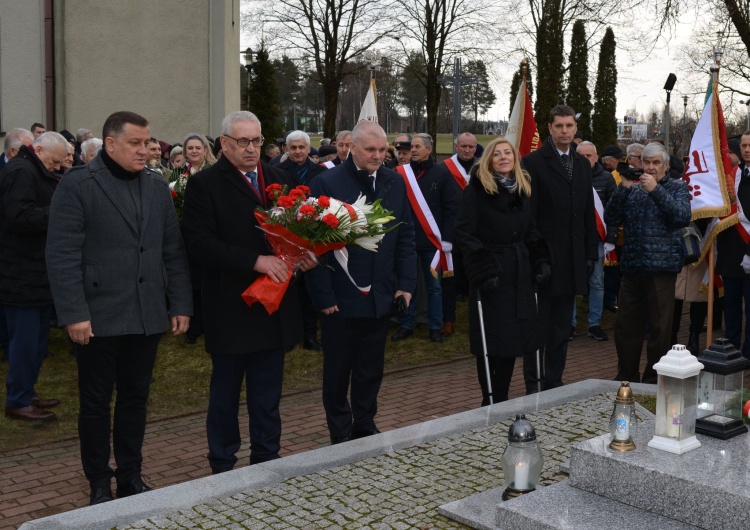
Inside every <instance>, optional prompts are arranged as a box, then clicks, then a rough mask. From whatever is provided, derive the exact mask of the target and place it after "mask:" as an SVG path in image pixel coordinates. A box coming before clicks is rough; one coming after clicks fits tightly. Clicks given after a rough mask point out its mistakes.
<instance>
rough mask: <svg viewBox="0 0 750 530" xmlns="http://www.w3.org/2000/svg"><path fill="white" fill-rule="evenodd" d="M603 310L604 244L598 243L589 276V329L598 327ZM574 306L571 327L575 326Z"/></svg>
mask: <svg viewBox="0 0 750 530" xmlns="http://www.w3.org/2000/svg"><path fill="white" fill-rule="evenodd" d="M603 309H604V243H602V242H601V241H600V242H599V259H598V260H597V262H596V265H594V272H592V273H591V276H589V327H593V326H598V325H599V322H600V321H601V320H602V310H603ZM576 322H577V320H576V305H575V302H574V303H573V326H575V325H576Z"/></svg>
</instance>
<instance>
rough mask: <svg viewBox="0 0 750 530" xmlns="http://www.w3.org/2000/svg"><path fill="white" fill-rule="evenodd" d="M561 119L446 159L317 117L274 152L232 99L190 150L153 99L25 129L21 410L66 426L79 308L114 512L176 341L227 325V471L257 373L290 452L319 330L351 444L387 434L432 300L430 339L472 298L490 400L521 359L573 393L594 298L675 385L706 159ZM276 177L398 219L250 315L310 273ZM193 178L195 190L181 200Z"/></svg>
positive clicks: (84, 363) (732, 310) (7, 198)
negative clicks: (384, 429)
mask: <svg viewBox="0 0 750 530" xmlns="http://www.w3.org/2000/svg"><path fill="white" fill-rule="evenodd" d="M547 127H548V131H549V136H548V137H547V139H546V140H545V141H544V142H543V143H542V144H541V146H540V148H539V149H538V150H536V151H534V152H532V153H530V154H528V155H526V156H524V157H523V158H522V157H521V156H519V153H518V152H517V150H516V148H515V146H514V145H513V144H512V143H510V142H509V141H508V140H506V139H505V138H503V137H497V138H494V139H493V140H492V141H490V142H489V144H488V145H487V146H486V147H483V146H481V145H479V144H478V143H477V139H476V137H475V136H474V135H473V134H471V133H468V132H465V133H462V134H460V135H459V136H458V137H457V138H456V139H455V144H454V147H455V154H454V155H453V156H451V157H449V158H446V159H445V160H443V161H440V162H436V160H435V154H434V147H435V144H434V139H433V138H432V137H430V136H429V135H428V134H424V133H417V134H411V135H410V134H399V135H397V136H396V137H395V138H394V140H393V142H392V144H391V145H389V144H388V140H387V137H386V133H385V132H384V130H383V129H382V128H381V127H380V126H379V125H378V124H376V123H373V122H367V121H365V122H361V123H358V124H357V125H356V126H355V127H354V128H353V129H352V130H351V131H349V130H344V131H339V132H338V134H337V135H336V136H335V138H332V139H324V140H322V141H321V143H320V146H319V148H317V149H316V148H313V147H312V146H311V140H310V137H309V135H308V134H307V133H305V132H303V131H289V132H287V133H286V134H285V135H284V136H283V137H281V138H276V139H274V140H275V142H274V143H267V142H266V139H265V138H264V137H263V135H262V124H261V123H260V121H259V120H258V118H257V117H256V116H255V115H254V114H252V113H250V112H246V111H236V112H231V113H229V114H228V115H227V116H226V117H225V118H224V120H223V121H222V124H221V135H220V136H219V137H218V138H216V139H214V138H210V137H207V136H204V135H202V134H199V133H190V134H188V135H186V137H185V138H184V140H183V141H182V143H181V144H175V145H170V144H168V143H166V142H164V141H162V140H158V139H156V138H154V137H153V136H151V132H150V125H149V123H148V121H147V120H146V118H144V117H142V116H139V115H138V114H135V113H132V112H116V113H114V114H112V115H111V116H109V117H108V118H107V120H106V121H105V123H104V125H103V128H102V137H101V138H94V137H93V135H92V133H91V131H89V130H87V129H79V130H78V131H76V134H75V135H72V134H70V133H68V132H67V131H61V132H60V133H57V132H52V131H46V129H45V127H44V126H43V125H42V124H39V123H35V124H34V125H33V126H32V127H31V128H30V129H28V130H27V129H13V130H12V131H10V132H9V133H8V134H7V135H6V138H5V144H4V153H3V156H2V158H1V159H0V170H1V171H0V306H2V311H0V345H1V346H2V349H3V352H4V353H5V354H6V355H7V359H8V361H9V369H8V375H7V379H6V389H7V397H6V404H5V414H6V416H7V417H9V418H13V419H20V420H26V421H31V422H40V421H49V420H53V419H55V413H54V411H52V410H51V409H52V408H54V407H55V406H56V405H58V404H59V401H58V400H56V399H53V398H51V397H46V398H43V397H40V396H39V395H37V393H36V391H35V385H36V382H37V379H38V376H39V372H40V369H41V366H42V361H43V358H44V356H45V355H46V352H47V344H46V343H47V337H48V331H49V328H50V325H52V323H53V322H56V324H57V325H59V326H64V327H65V329H66V330H67V333H68V335H69V337H70V340H71V341H72V343H73V350H74V353H75V358H76V362H77V366H78V389H79V399H80V412H79V420H78V429H79V437H80V444H81V460H82V466H83V470H84V473H85V475H86V478H87V479H88V481H89V483H90V486H91V497H90V501H91V504H99V503H101V502H106V501H109V500H112V499H113V498H114V496H113V493H112V478H113V477H114V478H115V482H116V486H117V489H116V495H117V496H118V497H125V496H128V495H134V494H138V493H141V492H143V491H148V490H149V489H150V488H149V486H148V485H146V484H145V483H144V482H143V479H142V475H141V465H142V455H141V449H142V445H143V437H144V431H145V420H146V403H147V400H148V394H149V385H150V382H151V374H152V370H153V366H154V362H155V358H156V353H157V349H158V345H159V342H160V339H161V337H162V336H163V335H164V334H165V333H167V332H171V333H172V334H173V335H175V336H177V335H183V334H184V335H185V336H186V338H185V340H186V341H187V342H188V343H195V342H196V340H197V339H198V337H200V336H201V335H203V336H205V349H206V351H207V352H208V353H209V354H210V356H211V363H212V374H211V380H210V394H209V403H208V414H207V420H206V431H207V438H208V462H209V466H210V468H211V470H212V472H213V473H222V472H226V471H229V470H231V469H233V467H234V466H235V465H236V463H237V457H236V453H237V451H238V450H239V448H240V446H241V444H242V440H241V436H240V428H239V419H238V413H239V403H240V393H241V388H242V386H243V383H245V386H246V392H247V400H246V401H247V408H248V413H249V417H250V463H251V464H256V463H261V462H266V461H269V460H273V459H276V458H279V450H280V440H281V428H282V426H281V418H280V414H279V403H280V399H281V388H282V376H283V366H284V356H285V354H286V352H288V351H289V350H290V348H292V347H294V346H295V345H300V344H301V345H302V346H303V347H304V348H307V349H310V350H322V352H323V388H322V392H323V405H324V408H325V413H326V421H327V425H328V429H329V433H330V440H331V443H332V444H338V443H344V442H347V441H349V440H353V439H357V438H362V437H366V436H371V435H374V434H377V433H378V432H379V430H378V427H377V423H376V421H375V419H376V415H377V396H378V392H379V388H380V384H381V381H382V377H383V367H384V354H385V347H386V343H387V340H388V333H389V328H390V327H391V326H392V325H393V324H397V327H398V329H397V330H396V331H395V332H394V333H393V334H392V335H391V337H390V339H391V341H401V340H405V339H407V338H409V337H412V336H414V329H415V324H416V322H417V318H418V317H419V316H420V315H419V312H420V308H419V307H418V306H419V304H418V303H417V302H416V301H417V299H418V298H419V296H417V295H418V294H419V293H422V294H421V296H422V298H423V299H424V301H425V306H426V307H425V308H424V312H425V314H426V323H427V328H428V334H427V340H429V341H431V342H436V343H439V342H442V341H443V340H445V337H449V336H450V335H452V334H453V333H454V332H455V329H454V324H455V321H456V303H457V300H460V299H461V298H462V297H464V296H466V298H468V300H469V311H468V313H469V314H468V318H469V330H470V332H469V341H470V351H471V353H472V354H474V355H475V356H476V360H477V378H478V383H479V386H480V388H481V392H482V405H488V404H490V403H496V402H499V401H503V400H507V399H508V390H509V387H510V382H511V379H512V376H513V370H514V365H515V362H516V359H517V358H519V357H521V358H522V359H523V377H524V381H525V385H526V391H527V393H534V392H538V391H542V390H547V389H552V388H556V387H559V386H562V385H563V384H564V382H563V376H564V371H565V363H566V356H567V348H568V343H569V341H570V340H572V339H573V337H574V335H575V328H576V314H575V307H576V296H577V295H585V296H587V297H588V315H587V320H588V333H587V334H588V336H589V337H590V338H592V339H594V340H599V341H602V340H608V336H607V334H606V333H605V332H604V331H603V330H602V328H601V318H602V313H603V311H604V310H605V308H609V309H611V310H613V311H616V312H617V318H616V323H615V330H614V340H615V345H616V349H617V356H618V372H617V375H616V379H623V380H629V381H642V382H646V383H653V382H655V380H656V378H655V373H654V371H653V365H654V363H655V362H657V361H658V359H659V357H660V356H661V355H663V354H664V353H665V352H666V351H667V350H668V349H669V345H670V343H673V342H675V340H676V333H677V330H678V326H679V318H680V314H681V311H682V303H683V302H684V301H689V302H691V310H690V315H691V324H690V340H691V342H693V343H694V344H692V345H689V347H690V349H691V351H693V353H697V348H698V346H697V336H698V334H699V333H700V331H701V330H702V326H703V321H704V320H705V318H706V304H705V301H704V300H703V299H701V298H700V296H699V295H696V294H695V292H698V291H699V290H698V289H695V283H696V282H699V280H697V279H696V278H699V277H700V279H702V276H700V275H698V274H695V273H691V271H690V270H689V269H687V268H686V267H684V260H685V251H684V248H683V244H682V237H681V229H682V228H683V227H685V226H687V225H688V224H689V223H690V218H691V211H690V200H689V195H688V190H687V185H686V183H685V182H684V181H683V180H681V179H680V178H679V176H680V174H681V170H682V168H681V167H680V166H679V161H676V160H674V159H673V158H671V157H670V156H669V153H668V152H667V150H666V149H665V147H664V146H663V145H662V144H661V143H658V142H652V143H649V144H648V145H641V144H631V145H629V146H628V147H627V153H626V154H623V153H622V152H621V150H620V148H619V147H618V146H616V145H612V146H604V148H603V149H602V150H601V157H600V156H599V154H598V152H599V151H598V148H597V146H596V145H594V144H593V143H591V142H590V141H587V140H586V139H585V138H582V136H581V135H580V133H578V131H577V127H576V114H575V111H574V110H573V109H572V108H570V107H568V106H565V105H559V106H556V107H554V108H553V109H551V111H550V115H549V120H548V123H547ZM730 150H731V152H732V155H731V157H732V164H733V168H735V170H736V175H735V176H736V188H737V189H736V194H737V197H738V205H739V212H740V219H741V220H742V223H740V227H742V226H745V225H747V227H750V222H748V221H747V218H745V217H744V213H743V212H744V211H745V209H744V207H745V206H747V207H748V208H750V187H748V188H746V187H745V186H747V182H748V179H750V131H747V132H746V133H745V134H743V135H742V136H741V137H739V138H736V139H732V140H730ZM675 177H677V178H675ZM272 184H279V185H282V186H287V187H288V188H292V187H295V186H298V185H305V186H307V187H309V189H310V193H311V195H313V196H317V197H320V196H329V197H333V198H336V199H339V200H341V201H344V202H349V203H351V202H354V201H355V200H356V199H357V198H358V196H360V195H363V196H365V197H366V200H367V202H374V201H376V200H380V201H382V205H383V207H384V208H385V209H387V210H389V211H390V212H392V214H391V215H392V216H393V217H394V221H392V223H393V224H392V226H393V230H391V231H390V232H388V233H387V234H386V235H385V237H384V239H383V240H382V242H381V243H380V245H379V248H378V251H377V252H370V251H368V250H365V249H362V248H360V247H356V246H350V247H348V248H347V259H346V261H345V262H342V260H341V259H339V258H337V257H335V256H334V255H333V253H327V254H324V255H323V256H320V257H317V258H316V257H315V256H313V255H310V256H308V257H306V258H305V259H304V260H303V262H302V264H301V266H300V267H299V271H300V273H299V274H298V275H297V276H298V277H297V279H296V280H295V281H293V282H291V284H290V287H289V289H288V290H287V292H286V294H285V295H284V298H283V300H282V301H281V304H280V306H279V309H278V311H276V312H272V313H269V312H267V311H266V309H265V308H264V307H263V306H261V305H260V304H255V305H252V306H249V305H247V304H246V303H245V302H244V300H243V299H242V297H241V295H242V292H243V291H244V290H245V289H246V288H247V286H248V285H250V284H251V283H252V282H253V281H254V280H256V279H257V278H258V277H259V276H260V275H266V276H268V277H269V278H270V279H271V280H273V281H275V282H284V281H286V280H288V279H289V277H290V274H291V272H290V271H289V268H288V267H287V265H286V263H285V262H284V261H283V260H282V259H281V258H280V257H277V256H275V255H274V254H273V252H272V250H271V247H270V246H269V244H268V241H267V240H266V237H265V235H264V233H263V231H261V230H259V229H258V221H257V219H255V218H254V217H253V216H252V215H250V213H251V212H253V211H255V210H256V208H258V207H262V208H268V207H269V200H270V199H269V197H268V196H267V194H266V191H265V190H266V188H267V187H268V186H270V185H272ZM176 190H180V191H181V192H184V197H182V198H181V199H180V200H181V203H180V205H179V208H177V209H176V208H175V196H176ZM703 229H705V227H703ZM743 230H744V228H743ZM748 243H750V236H747V231H746V230H745V231H744V233H743V231H742V230H740V228H738V229H736V230H735V228H734V227H730V228H729V229H727V230H725V231H724V232H722V233H721V234H720V236H719V239H718V271H719V272H720V273H721V274H722V275H723V277H724V286H725V301H724V314H725V316H724V318H725V321H726V330H727V336H728V338H729V339H730V341H731V342H732V343H733V344H734V345H735V346H736V347H737V348H741V349H742V350H743V352H745V355H746V356H749V357H750V344H748V342H747V340H745V342H743V341H742V336H741V334H742V326H743V322H742V315H743V314H745V315H746V318H747V316H748V315H750V312H748V311H750V310H749V309H748V308H750V305H748V302H750V300H749V298H750V276H748V274H750V250H748V249H749V248H750V247H748ZM676 285H677V286H678V287H677V288H676ZM686 286H687V287H686ZM676 298H677V300H676ZM743 300H744V301H745V310H744V313H743V309H742V303H743ZM480 308H481V309H480ZM693 308H695V309H693ZM571 324H572V326H571ZM318 327H319V328H320V334H318ZM746 338H747V337H746ZM644 341H647V347H646V350H647V364H646V369H645V371H644V373H643V374H641V373H640V370H639V366H640V359H641V351H642V349H643V343H644ZM115 389H116V390H117V393H116V395H117V397H116V400H115V404H114V422H113V423H112V422H111V420H110V418H111V416H112V410H111V406H110V402H111V399H112V395H113V392H114V390H115ZM110 435H111V437H112V441H113V443H112V449H111V446H110ZM112 450H113V451H114V457H115V462H116V469H114V470H113V469H112V468H111V467H110V465H109V459H110V453H111V451H112Z"/></svg>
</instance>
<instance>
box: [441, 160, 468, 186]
mask: <svg viewBox="0 0 750 530" xmlns="http://www.w3.org/2000/svg"><path fill="white" fill-rule="evenodd" d="M445 167H447V168H448V171H450V172H451V175H453V178H454V179H456V182H457V183H458V185H459V186H461V189H464V188H465V187H466V185H467V184H468V183H469V175H467V174H466V170H465V169H464V167H463V166H462V165H461V163H460V162H459V161H458V155H453V156H452V157H450V158H446V159H445Z"/></svg>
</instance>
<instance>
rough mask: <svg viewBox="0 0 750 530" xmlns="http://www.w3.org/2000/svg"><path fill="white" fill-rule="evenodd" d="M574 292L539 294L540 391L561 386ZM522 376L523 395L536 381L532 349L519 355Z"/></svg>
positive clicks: (571, 318)
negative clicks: (520, 356)
mask: <svg viewBox="0 0 750 530" xmlns="http://www.w3.org/2000/svg"><path fill="white" fill-rule="evenodd" d="M574 303H575V295H572V294H566V295H561V296H544V295H539V296H538V298H537V307H538V314H539V318H538V321H537V322H538V329H539V330H540V333H542V334H543V337H544V341H543V347H542V348H541V349H540V351H539V357H540V362H541V363H542V366H543V369H542V370H541V372H542V390H550V389H552V388H557V387H560V386H563V385H564V384H565V383H563V380H562V376H563V372H564V371H565V361H566V360H567V358H568V337H569V336H570V322H571V321H572V320H573V304H574ZM523 378H524V380H525V381H526V394H533V393H535V392H536V391H537V383H536V352H530V353H527V354H526V355H524V356H523Z"/></svg>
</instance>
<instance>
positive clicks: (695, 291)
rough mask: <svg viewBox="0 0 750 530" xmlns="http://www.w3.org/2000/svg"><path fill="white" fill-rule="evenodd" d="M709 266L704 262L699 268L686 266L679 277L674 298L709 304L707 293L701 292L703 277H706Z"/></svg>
mask: <svg viewBox="0 0 750 530" xmlns="http://www.w3.org/2000/svg"><path fill="white" fill-rule="evenodd" d="M707 269H708V264H707V262H706V260H702V261H701V262H700V264H699V265H698V266H697V267H692V266H690V265H685V266H684V267H682V270H680V272H679V274H678V275H677V280H676V281H675V286H674V297H675V299H677V300H684V301H686V302H707V301H708V297H707V296H706V293H704V292H702V291H701V290H700V287H701V282H702V281H703V277H704V276H705V275H706V270H707Z"/></svg>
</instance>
